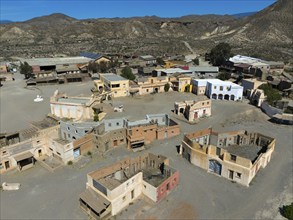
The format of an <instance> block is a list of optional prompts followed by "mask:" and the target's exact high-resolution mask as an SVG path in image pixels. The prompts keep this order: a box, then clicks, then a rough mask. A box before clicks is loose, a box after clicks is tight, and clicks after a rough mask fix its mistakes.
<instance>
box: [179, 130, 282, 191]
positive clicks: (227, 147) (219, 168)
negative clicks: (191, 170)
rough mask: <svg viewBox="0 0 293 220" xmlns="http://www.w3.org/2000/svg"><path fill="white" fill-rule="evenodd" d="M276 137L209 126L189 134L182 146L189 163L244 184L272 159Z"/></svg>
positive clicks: (247, 184)
mask: <svg viewBox="0 0 293 220" xmlns="http://www.w3.org/2000/svg"><path fill="white" fill-rule="evenodd" d="M275 142H276V140H275V139H274V138H272V137H268V136H265V135H263V134H260V133H256V132H248V131H233V132H225V133H217V132H214V131H212V129H211V128H208V129H205V130H201V131H197V132H193V133H189V134H187V135H185V136H184V139H183V141H182V145H181V151H180V153H181V154H182V157H183V158H185V159H186V160H188V161H189V162H190V163H192V164H194V165H196V166H198V167H200V168H202V169H205V170H207V172H209V173H213V174H216V175H218V176H222V177H224V178H227V179H229V180H231V181H235V182H236V183H239V184H241V185H244V186H249V183H250V182H251V180H252V179H253V178H254V177H255V175H256V174H257V172H258V171H259V169H260V168H265V167H266V166H267V164H268V163H269V162H270V160H271V156H272V153H273V151H274V149H275Z"/></svg>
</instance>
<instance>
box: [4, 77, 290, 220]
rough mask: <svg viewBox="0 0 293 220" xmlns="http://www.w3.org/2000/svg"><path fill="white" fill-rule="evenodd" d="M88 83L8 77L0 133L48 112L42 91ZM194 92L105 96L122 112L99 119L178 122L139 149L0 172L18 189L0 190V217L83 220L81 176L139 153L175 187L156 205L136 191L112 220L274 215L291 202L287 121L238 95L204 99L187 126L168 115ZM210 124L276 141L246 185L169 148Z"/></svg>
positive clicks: (74, 89)
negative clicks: (160, 158) (204, 112)
mask: <svg viewBox="0 0 293 220" xmlns="http://www.w3.org/2000/svg"><path fill="white" fill-rule="evenodd" d="M92 86H93V82H92V81H90V82H82V83H72V84H67V85H62V86H60V87H58V85H45V86H38V87H37V88H36V89H31V90H29V89H26V88H24V82H23V81H22V78H21V76H17V75H16V81H15V82H9V83H7V84H6V86H5V87H3V88H1V93H0V100H1V105H0V110H1V111H0V112H1V129H0V131H1V132H5V131H7V132H12V131H14V130H15V128H17V129H18V130H20V129H25V128H27V127H29V123H30V122H31V121H35V120H40V119H42V118H44V117H45V115H46V114H48V112H50V107H49V100H50V96H52V94H53V92H54V91H55V90H56V89H59V90H61V91H65V92H67V93H68V94H69V95H79V94H83V95H90V94H91V91H90V88H91V87H92ZM12 91H14V92H12ZM37 94H41V95H42V96H43V97H44V102H41V103H33V98H34V97H35V96H36V95H37ZM196 97H197V96H196V95H194V94H192V93H180V92H168V93H158V94H151V95H145V96H133V97H132V96H128V97H120V98H115V99H113V100H111V101H107V103H108V105H110V106H118V105H121V104H123V106H124V111H123V112H110V113H109V114H107V116H106V118H105V119H107V118H122V117H124V118H127V119H129V120H139V119H141V118H142V116H144V115H147V114H159V113H164V114H168V115H169V116H170V118H171V119H172V120H174V121H175V122H177V123H178V124H179V125H180V129H181V133H180V135H178V136H175V137H172V138H170V139H168V140H164V141H160V140H155V141H153V142H152V143H151V144H149V145H146V146H145V148H146V149H145V150H143V151H141V152H133V151H130V150H127V149H126V148H123V147H116V148H115V149H112V150H109V151H107V152H106V153H105V154H103V155H98V154H93V155H92V156H91V157H89V156H82V157H81V158H80V159H79V160H78V161H77V162H76V163H74V164H73V165H71V166H69V165H63V166H61V167H59V168H57V169H56V170H55V171H54V172H49V171H48V170H46V169H44V168H43V167H42V166H40V164H38V162H37V163H36V165H35V167H33V168H31V169H28V170H25V171H22V172H18V171H16V170H12V171H9V172H7V173H4V174H1V184H2V183H3V182H18V183H20V184H21V189H20V190H18V191H1V192H0V198H1V203H0V207H1V210H0V213H1V214H0V216H1V219H87V218H88V217H87V215H86V214H85V213H84V212H83V211H82V210H81V209H80V208H79V202H78V200H79V195H80V194H81V193H82V191H84V189H85V183H86V178H87V173H89V172H92V171H94V170H97V169H99V168H101V167H104V166H106V165H110V164H112V163H114V162H116V161H118V160H121V159H123V158H126V157H132V158H134V157H137V156H139V155H141V154H143V153H146V152H150V153H153V154H157V155H159V154H161V155H164V156H166V157H168V158H169V161H170V166H172V167H174V168H175V169H176V170H178V171H179V175H180V181H179V183H178V186H177V187H176V188H175V189H174V190H173V191H172V192H170V193H169V195H168V197H166V198H165V199H163V200H162V201H160V202H159V203H157V204H155V203H154V202H152V201H149V200H148V199H145V198H143V196H141V197H140V198H138V199H137V201H136V202H135V203H131V204H130V206H128V207H127V208H126V209H124V210H123V211H122V212H120V213H119V214H118V215H117V216H115V218H116V219H253V218H258V219H282V218H283V217H282V216H281V215H280V214H279V210H278V209H279V207H281V206H282V205H284V204H287V203H289V202H290V201H292V199H293V193H292V187H293V186H292V182H293V176H292V175H293V168H292V162H293V161H292V160H293V159H292V154H293V148H292V146H293V143H292V136H293V129H292V126H289V125H279V124H274V123H272V122H270V121H269V117H268V116H267V115H266V114H264V113H263V112H262V111H261V110H260V109H259V108H256V107H255V106H252V105H250V104H248V102H247V101H246V100H245V99H244V100H243V101H240V102H233V101H226V100H212V116H211V117H208V118H203V119H200V121H199V123H194V124H192V123H189V122H188V121H187V120H185V119H184V118H182V117H179V116H178V115H176V114H174V113H173V112H172V110H174V103H175V102H180V101H184V100H193V99H195V98H196ZM211 127H212V128H213V129H214V130H216V131H219V132H228V131H234V130H247V131H251V132H253V131H257V132H260V133H262V134H264V135H267V136H270V137H273V138H275V139H276V146H275V150H274V152H273V154H272V158H271V161H270V163H268V165H267V167H266V168H265V169H260V170H259V172H258V173H257V175H256V177H255V178H254V179H253V180H252V182H251V184H250V186H249V187H245V186H241V185H238V184H236V183H235V182H233V181H229V180H227V179H225V178H222V177H218V176H216V175H212V174H210V173H207V172H206V171H205V170H202V169H200V168H199V167H196V166H194V165H193V164H191V163H189V162H188V161H187V160H185V159H184V158H182V157H181V156H179V155H178V152H177V150H176V146H178V145H180V144H181V141H182V139H183V136H184V135H185V134H187V133H190V132H194V131H199V130H202V129H206V128H211Z"/></svg>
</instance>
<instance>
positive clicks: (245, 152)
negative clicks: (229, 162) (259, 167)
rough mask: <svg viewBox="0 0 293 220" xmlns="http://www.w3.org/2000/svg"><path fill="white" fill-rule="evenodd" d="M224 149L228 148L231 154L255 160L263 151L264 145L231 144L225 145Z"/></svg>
mask: <svg viewBox="0 0 293 220" xmlns="http://www.w3.org/2000/svg"><path fill="white" fill-rule="evenodd" d="M223 149H225V150H227V151H228V153H230V154H233V155H235V156H239V157H243V158H246V159H249V160H250V161H252V162H254V161H255V160H256V159H257V157H258V156H259V154H260V153H261V151H262V149H263V147H261V146H257V145H241V146H240V145H230V146H228V147H224V148H223Z"/></svg>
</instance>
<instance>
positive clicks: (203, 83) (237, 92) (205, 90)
mask: <svg viewBox="0 0 293 220" xmlns="http://www.w3.org/2000/svg"><path fill="white" fill-rule="evenodd" d="M191 84H192V92H193V93H195V94H196V95H206V96H208V97H209V98H211V99H220V100H223V99H226V100H232V101H237V100H242V94H243V87H242V86H239V85H237V84H235V83H232V82H230V81H222V80H219V79H193V80H192V82H191Z"/></svg>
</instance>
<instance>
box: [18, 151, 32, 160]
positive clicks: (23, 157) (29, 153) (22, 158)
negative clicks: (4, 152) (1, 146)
mask: <svg viewBox="0 0 293 220" xmlns="http://www.w3.org/2000/svg"><path fill="white" fill-rule="evenodd" d="M33 156H34V155H33V154H32V153H31V152H26V153H22V154H19V155H17V156H15V157H14V159H15V160H16V162H19V161H22V160H25V159H28V158H32V157H33Z"/></svg>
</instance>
